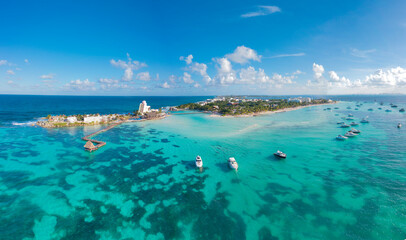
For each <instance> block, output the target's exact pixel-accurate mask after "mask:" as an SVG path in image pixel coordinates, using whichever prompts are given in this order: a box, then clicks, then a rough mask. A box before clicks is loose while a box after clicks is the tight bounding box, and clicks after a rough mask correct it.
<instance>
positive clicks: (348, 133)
mask: <svg viewBox="0 0 406 240" xmlns="http://www.w3.org/2000/svg"><path fill="white" fill-rule="evenodd" d="M357 135H358V134H356V133H353V132H351V131H348V132H346V133H345V134H344V136H345V137H355V136H357Z"/></svg>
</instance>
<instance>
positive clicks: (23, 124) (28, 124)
mask: <svg viewBox="0 0 406 240" xmlns="http://www.w3.org/2000/svg"><path fill="white" fill-rule="evenodd" d="M35 123H37V121H28V122H12V123H11V125H13V126H32V125H35Z"/></svg>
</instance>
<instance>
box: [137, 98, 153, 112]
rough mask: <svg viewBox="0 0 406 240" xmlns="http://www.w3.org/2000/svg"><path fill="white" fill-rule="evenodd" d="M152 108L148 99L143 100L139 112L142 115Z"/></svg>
mask: <svg viewBox="0 0 406 240" xmlns="http://www.w3.org/2000/svg"><path fill="white" fill-rule="evenodd" d="M150 110H151V107H150V106H148V105H147V102H146V101H142V103H140V107H139V108H138V112H139V113H140V114H141V115H144V114H145V113H147V112H149V111H150Z"/></svg>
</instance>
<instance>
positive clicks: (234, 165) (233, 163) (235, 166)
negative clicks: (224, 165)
mask: <svg viewBox="0 0 406 240" xmlns="http://www.w3.org/2000/svg"><path fill="white" fill-rule="evenodd" d="M228 166H230V168H232V169H234V170H236V171H237V170H238V163H237V161H235V158H233V157H230V158H229V159H228Z"/></svg>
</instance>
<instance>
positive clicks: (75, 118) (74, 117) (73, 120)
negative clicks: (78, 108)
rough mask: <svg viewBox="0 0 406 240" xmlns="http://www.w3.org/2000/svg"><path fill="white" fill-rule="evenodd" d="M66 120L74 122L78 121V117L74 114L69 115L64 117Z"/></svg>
mask: <svg viewBox="0 0 406 240" xmlns="http://www.w3.org/2000/svg"><path fill="white" fill-rule="evenodd" d="M66 121H67V122H68V123H75V122H77V121H78V119H77V117H76V116H69V117H67V118H66Z"/></svg>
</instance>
